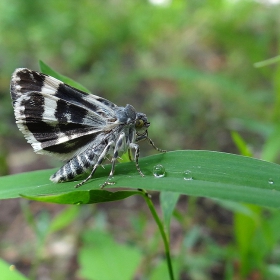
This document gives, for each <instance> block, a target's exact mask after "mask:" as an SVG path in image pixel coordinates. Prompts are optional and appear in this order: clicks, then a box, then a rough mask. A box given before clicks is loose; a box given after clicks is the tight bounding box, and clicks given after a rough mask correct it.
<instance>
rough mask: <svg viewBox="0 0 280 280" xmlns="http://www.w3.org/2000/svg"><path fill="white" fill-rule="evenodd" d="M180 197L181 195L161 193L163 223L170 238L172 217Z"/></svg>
mask: <svg viewBox="0 0 280 280" xmlns="http://www.w3.org/2000/svg"><path fill="white" fill-rule="evenodd" d="M179 197H180V194H179V193H175V192H161V193H160V206H161V210H162V213H163V223H164V227H165V230H166V232H168V236H169V228H170V221H171V217H172V214H173V211H174V208H175V206H176V204H177V201H178V199H179Z"/></svg>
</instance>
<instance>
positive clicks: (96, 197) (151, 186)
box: [0, 63, 280, 279]
mask: <svg viewBox="0 0 280 280" xmlns="http://www.w3.org/2000/svg"><path fill="white" fill-rule="evenodd" d="M41 65H44V64H42V63H41ZM45 69H47V68H45ZM46 71H47V72H48V70H46ZM51 74H52V75H55V72H52V73H51ZM60 79H63V77H61V76H60ZM67 82H68V83H71V81H70V80H67ZM139 164H140V166H141V169H142V171H143V173H144V174H145V177H144V178H141V177H140V176H139V174H138V173H137V172H136V170H135V166H134V164H132V163H130V162H126V163H121V164H118V165H117V166H116V171H115V176H114V180H115V181H116V184H115V185H114V186H112V189H114V188H116V187H124V188H129V189H130V190H119V191H115V192H112V191H108V190H107V189H106V190H100V189H99V185H100V184H102V183H103V182H104V180H105V179H106V178H107V175H108V174H109V170H110V165H106V166H105V168H104V170H101V169H100V170H97V172H96V174H95V176H94V178H93V179H92V180H91V181H90V182H89V183H87V184H85V185H84V186H83V187H82V188H80V189H74V188H73V187H74V185H75V183H74V182H67V183H63V184H60V185H59V188H58V187H57V185H55V184H52V183H51V182H49V181H48V178H49V175H50V174H51V173H53V170H43V171H35V172H28V173H24V174H18V175H13V176H5V177H2V178H0V199H9V198H16V197H25V198H27V199H32V200H36V201H42V202H51V203H59V204H75V205H81V204H93V203H99V202H109V201H115V200H120V199H125V198H127V197H129V196H133V195H141V196H142V197H143V198H144V199H145V201H146V202H147V205H148V207H149V209H150V211H151V213H152V215H153V217H154V219H155V221H156V223H157V225H158V227H159V230H160V233H161V236H162V238H163V242H164V247H165V253H166V261H167V266H168V271H169V277H170V279H175V276H174V270H173V267H172V257H171V253H170V239H169V224H170V219H171V216H172V214H173V210H174V207H175V205H176V202H177V200H178V197H179V195H180V194H185V195H192V196H203V197H211V198H218V199H226V200H231V201H236V202H247V203H252V204H256V205H260V206H267V207H275V208H277V207H279V198H280V193H279V191H280V175H279V174H280V166H279V165H277V164H274V163H269V162H265V161H261V160H257V159H253V158H249V157H244V156H238V155H233V154H226V153H219V152H210V151H173V152H168V153H165V154H157V155H154V156H150V157H146V158H142V159H140V162H139ZM158 165H161V166H162V170H161V174H160V175H161V176H159V174H156V172H155V170H154V168H155V167H157V166H158ZM19 182H20V183H19ZM139 188H141V189H145V190H148V191H149V190H150V191H160V192H161V206H162V211H163V220H161V219H160V218H159V216H158V214H157V213H156V211H155V207H154V205H153V203H152V200H151V198H150V197H149V196H148V195H147V194H146V192H145V191H138V190H137V189H139ZM131 189H132V190H131ZM26 213H27V214H26V217H28V218H27V220H29V221H30V224H31V225H34V224H35V223H34V221H33V220H32V218H30V215H29V214H28V211H27V212H26ZM47 220H48V219H47ZM53 223H54V224H55V222H53ZM47 224H48V223H47ZM49 227H50V228H52V227H55V226H49ZM33 228H34V231H37V232H38V227H36V226H33ZM46 232H47V233H48V232H49V231H46V230H45V231H43V235H42V234H41V233H42V232H41V231H40V232H38V237H39V239H38V241H39V243H40V246H39V248H40V247H41V245H42V244H43V243H44V240H45V236H46V235H45V234H46ZM106 242H107V241H106ZM106 242H104V243H106ZM108 242H110V241H108ZM117 250H122V249H121V248H119V249H117ZM241 251H242V250H241ZM119 252H120V251H119ZM84 254H86V255H87V256H88V254H90V252H89V251H88V250H87V251H86V252H85V253H84ZM133 254H135V260H136V261H135V262H136V263H137V260H138V258H139V255H138V253H135V252H134V253H133ZM244 254H245V253H244ZM81 258H82V256H81ZM87 258H88V257H87ZM176 263H177V261H176ZM128 273H131V271H129V272H128ZM177 273H178V272H177V271H176V274H177ZM123 279H124V278H123ZM128 279H129V278H128Z"/></svg>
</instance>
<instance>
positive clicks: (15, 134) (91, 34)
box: [0, 0, 280, 279]
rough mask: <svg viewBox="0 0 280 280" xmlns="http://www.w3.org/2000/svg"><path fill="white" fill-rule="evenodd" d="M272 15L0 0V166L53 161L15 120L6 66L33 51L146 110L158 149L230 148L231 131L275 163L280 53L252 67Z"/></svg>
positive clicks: (231, 7) (99, 91)
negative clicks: (279, 57)
mask: <svg viewBox="0 0 280 280" xmlns="http://www.w3.org/2000/svg"><path fill="white" fill-rule="evenodd" d="M279 26H280V5H279V4H271V3H269V1H246V0H244V1H233V0H210V1H205V0H204V1H203V0H189V1H185V0H173V1H172V0H165V1H164V0H162V1H160V0H157V1H156V0H153V1H152V0H150V1H148V0H145V1H144V0H108V1H97V0H95V1H90V0H81V1H73V0H69V1H63V0H49V1H42V0H37V1H32V0H24V1H22V0H1V1H0V119H1V123H0V175H6V174H11V173H17V172H23V171H28V170H35V169H39V168H47V167H53V166H60V163H58V162H56V161H54V160H53V159H50V158H47V157H43V156H38V155H35V154H34V153H33V151H32V149H31V147H30V145H29V144H27V143H26V141H25V139H24V138H23V136H22V134H21V133H20V132H19V131H18V129H17V127H16V125H15V123H14V117H13V110H12V105H11V99H10V95H9V82H10V77H11V74H12V72H13V71H14V69H15V68H18V67H27V68H30V69H33V70H39V67H38V61H39V60H43V61H44V62H45V63H47V64H48V65H50V66H51V67H52V68H54V69H55V70H57V71H58V72H60V73H61V74H63V75H67V76H69V77H71V78H73V79H74V80H76V81H78V82H80V83H81V84H83V85H84V86H86V87H87V88H88V89H90V90H91V92H92V93H94V94H96V95H100V96H102V97H105V98H107V99H109V100H111V101H113V102H114V103H116V104H117V105H119V106H124V105H126V104H127V103H128V104H132V105H133V106H134V107H135V108H136V109H137V110H138V111H140V112H144V113H146V114H147V116H148V118H149V121H150V122H151V127H150V129H149V136H150V137H151V138H152V139H153V140H154V142H155V143H156V145H157V146H158V147H160V148H163V149H167V150H176V149H206V150H216V151H224V152H231V153H238V150H237V148H236V146H235V144H234V142H233V140H232V138H231V134H230V132H231V131H237V132H239V134H240V135H242V137H243V139H245V141H246V143H247V144H248V146H249V147H250V148H251V151H252V153H253V155H254V156H255V157H261V158H265V159H268V160H273V161H275V162H278V163H279V159H280V158H279V153H273V154H271V153H269V151H268V152H267V153H266V154H265V155H266V156H263V153H264V151H265V150H266V148H265V143H267V141H271V142H272V143H273V145H274V147H275V146H276V147H278V146H279V144H278V143H279V142H280V137H279V136H280V132H279V131H280V129H279V128H280V126H279V120H280V64H279V62H278V63H274V64H270V65H268V66H264V67H260V68H256V67H254V64H255V63H256V62H260V61H263V60H266V59H268V58H272V57H276V56H277V55H279V50H280V47H279V40H280V32H279ZM141 151H143V152H142V156H144V155H148V154H151V153H154V150H152V149H151V148H150V147H149V145H148V144H143V145H142V150H141ZM274 151H277V152H278V151H279V150H278V149H277V148H275V149H274ZM1 203H5V202H1ZM2 205H3V204H2ZM34 205H36V204H34ZM0 207H1V204H0ZM37 207H38V206H37ZM108 207H109V206H108ZM35 212H36V211H35ZM138 219H140V218H139V217H138ZM2 222H3V220H2ZM3 223H4V222H3ZM4 224H5V223H4ZM5 225H6V224H5ZM5 230H6V228H5ZM3 232H4V233H2V237H3V236H4V235H5V234H6V231H3ZM3 234H4V235H3ZM11 242H12V241H11ZM5 246H6V245H5ZM6 258H7V257H6ZM69 277H70V276H69ZM38 279H39V278H38ZM52 279H55V278H52ZM67 279H68V278H67ZM69 279H72V278H69ZM73 279H76V278H73ZM77 279H78V278H77ZM182 279H189V278H182ZM190 279H200V278H190ZM201 279H202V278H201ZM203 279H208V278H203ZM209 279H212V278H209ZM213 279H218V278H213ZM221 279H222V278H221Z"/></svg>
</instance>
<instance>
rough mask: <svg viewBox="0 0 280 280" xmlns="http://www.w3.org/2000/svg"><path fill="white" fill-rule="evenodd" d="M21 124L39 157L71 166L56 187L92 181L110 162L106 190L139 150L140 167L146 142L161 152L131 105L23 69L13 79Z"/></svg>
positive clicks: (143, 118) (59, 175)
mask: <svg viewBox="0 0 280 280" xmlns="http://www.w3.org/2000/svg"><path fill="white" fill-rule="evenodd" d="M10 90H11V97H12V100H13V107H14V113H15V118H16V124H17V126H18V128H19V130H20V131H21V132H22V133H23V135H24V137H25V138H26V140H27V142H28V143H30V144H31V146H32V147H33V149H34V151H35V152H36V153H38V154H48V155H51V156H54V157H56V158H59V159H61V160H64V161H66V162H65V164H64V165H63V166H62V167H61V168H60V169H59V170H58V171H57V172H56V173H55V174H53V175H52V176H51V177H50V180H51V181H52V182H54V183H60V182H66V181H71V180H73V179H75V178H76V177H78V176H79V175H81V174H84V173H86V172H88V171H90V174H89V175H88V176H87V177H86V178H85V179H84V180H83V181H81V182H80V183H78V184H77V185H76V186H75V187H76V188H78V187H80V186H82V185H83V184H84V183H86V182H87V181H88V180H89V179H91V178H92V176H93V175H94V172H95V171H96V169H97V168H98V167H99V166H100V165H101V164H102V162H103V161H104V160H105V159H106V158H108V157H110V158H111V163H112V165H111V171H110V174H109V176H108V178H107V180H106V181H105V182H104V183H103V185H102V186H101V187H102V188H103V187H104V186H106V185H108V184H112V183H111V179H112V177H113V174H114V171H115V164H116V161H117V159H118V158H119V157H120V156H121V155H122V154H123V153H125V152H127V151H129V156H130V159H131V151H132V150H134V161H135V165H136V168H137V170H138V172H139V173H140V175H141V176H144V174H143V173H142V171H141V170H140V167H139V164H138V158H139V153H140V149H139V145H138V143H139V142H140V141H143V140H148V141H149V143H150V144H151V145H152V146H153V147H154V148H155V149H156V150H157V151H159V152H165V150H161V149H159V148H157V147H156V146H155V144H154V142H153V141H152V140H151V139H150V138H149V137H148V127H149V126H150V123H149V121H148V119H147V116H146V115H145V114H143V113H139V112H137V111H136V110H135V108H134V107H133V106H132V105H129V104H127V105H126V106H125V107H119V106H117V105H116V104H114V103H112V102H111V101H109V100H107V99H105V98H102V97H100V96H97V95H93V94H88V93H85V92H83V91H81V90H78V89H76V88H74V87H71V86H69V85H67V84H65V83H63V82H61V81H59V80H58V79H56V78H54V77H51V76H49V75H46V74H43V73H40V72H36V71H32V70H29V69H26V68H18V69H16V70H15V72H14V73H13V75H12V79H11V87H10Z"/></svg>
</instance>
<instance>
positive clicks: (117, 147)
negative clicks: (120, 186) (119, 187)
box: [101, 133, 125, 189]
mask: <svg viewBox="0 0 280 280" xmlns="http://www.w3.org/2000/svg"><path fill="white" fill-rule="evenodd" d="M124 140H125V134H124V133H121V135H120V136H119V138H118V140H117V141H116V145H115V149H114V153H113V157H112V161H111V162H112V167H111V171H110V174H109V176H108V178H107V180H106V181H105V183H104V184H103V185H102V186H101V189H103V188H104V187H105V186H107V185H112V184H114V183H113V182H110V181H111V180H112V177H113V175H114V172H115V165H116V161H117V159H118V157H119V150H120V149H121V147H122V146H123V141H124Z"/></svg>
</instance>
